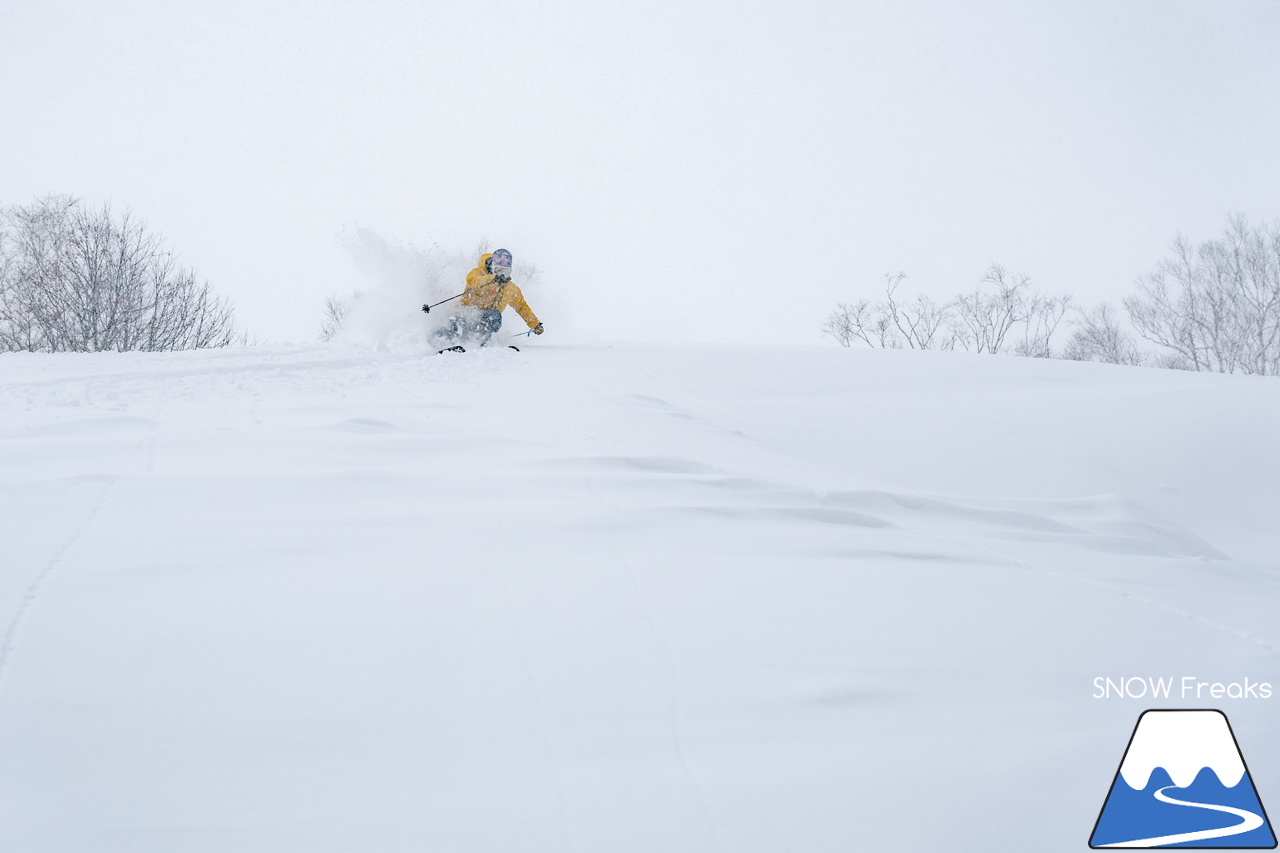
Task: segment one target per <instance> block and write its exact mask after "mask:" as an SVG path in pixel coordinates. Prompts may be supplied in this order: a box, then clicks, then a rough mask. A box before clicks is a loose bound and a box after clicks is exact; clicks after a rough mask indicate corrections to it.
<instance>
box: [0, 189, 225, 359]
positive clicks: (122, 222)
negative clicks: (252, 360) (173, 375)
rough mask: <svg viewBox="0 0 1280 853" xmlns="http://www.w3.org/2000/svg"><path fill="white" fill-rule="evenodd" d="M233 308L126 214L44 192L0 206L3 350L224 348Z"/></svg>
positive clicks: (0, 328) (0, 348)
mask: <svg viewBox="0 0 1280 853" xmlns="http://www.w3.org/2000/svg"><path fill="white" fill-rule="evenodd" d="M237 340H243V338H242V337H237V333H236V329H235V324H234V318H233V312H232V309H231V306H230V305H229V304H228V303H227V301H226V300H225V299H223V298H221V297H217V296H215V295H214V294H213V291H212V289H211V287H210V285H209V284H208V282H205V281H202V280H200V278H199V277H198V276H197V274H196V272H195V271H194V270H191V269H189V268H187V267H183V266H181V265H180V264H179V263H178V261H177V259H176V258H175V257H174V255H173V253H172V252H170V251H169V249H168V248H167V247H166V246H165V244H164V241H163V240H162V239H161V238H160V237H158V236H156V235H154V234H151V233H149V232H148V231H147V229H146V227H145V225H144V224H143V223H142V222H140V221H138V220H137V219H135V218H134V217H133V216H132V215H131V214H130V213H128V212H127V211H126V212H124V213H121V214H115V213H113V212H112V210H111V208H110V207H109V206H103V207H101V208H97V209H90V208H88V207H86V206H85V205H84V204H83V203H82V202H81V201H80V200H79V199H76V198H73V197H71V196H48V197H46V198H43V199H40V200H38V201H35V202H33V203H31V204H27V205H19V206H10V207H5V208H0V351H23V350H25V351H30V352H101V351H107V350H114V351H119V352H124V351H145V352H155V351H164V350H185V349H201V348H205V347H220V346H227V345H229V344H231V343H233V342H235V341H237Z"/></svg>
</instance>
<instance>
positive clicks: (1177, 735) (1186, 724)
mask: <svg viewBox="0 0 1280 853" xmlns="http://www.w3.org/2000/svg"><path fill="white" fill-rule="evenodd" d="M1157 767H1163V768H1164V769H1165V770H1166V771H1168V773H1169V778H1170V779H1172V780H1173V784H1175V785H1177V786H1178V787H1179V788H1186V787H1187V786H1189V785H1190V784H1191V783H1192V782H1194V781H1195V779H1196V774H1198V773H1199V772H1200V771H1201V770H1203V769H1204V768H1206V767H1208V768H1209V769H1211V770H1212V771H1213V772H1214V773H1215V774H1217V776H1218V781H1220V782H1221V783H1222V784H1224V785H1226V786H1227V787H1228V788H1234V787H1235V786H1236V785H1238V784H1240V780H1241V779H1242V778H1244V760H1243V759H1242V758H1241V757H1240V750H1239V749H1237V748H1236V742H1235V739H1234V738H1232V736H1231V728H1230V727H1229V726H1228V725H1227V718H1226V717H1225V716H1223V715H1222V713H1221V712H1219V711H1150V712H1148V713H1146V714H1143V716H1142V719H1141V720H1140V721H1139V722H1138V728H1137V730H1135V731H1134V733H1133V743H1131V744H1129V750H1128V752H1126V753H1125V756H1124V762H1123V763H1122V764H1121V765H1120V775H1121V776H1123V777H1124V781H1125V782H1126V783H1127V784H1128V785H1129V787H1130V788H1134V789H1136V790H1139V791H1141V790H1143V789H1144V788H1146V787H1147V782H1149V781H1150V780H1151V773H1152V771H1154V770H1155V769H1156V768H1157Z"/></svg>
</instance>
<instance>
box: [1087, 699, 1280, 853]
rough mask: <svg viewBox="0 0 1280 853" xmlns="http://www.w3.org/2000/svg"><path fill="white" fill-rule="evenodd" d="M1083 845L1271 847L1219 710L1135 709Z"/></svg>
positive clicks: (1250, 782)
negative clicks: (1133, 721) (1138, 711)
mask: <svg viewBox="0 0 1280 853" xmlns="http://www.w3.org/2000/svg"><path fill="white" fill-rule="evenodd" d="M1089 846H1090V847H1091V848H1094V849H1099V848H1110V847H1128V848H1131V849H1134V848H1137V849H1152V848H1156V847H1186V848H1231V849H1237V850H1238V849H1273V848H1275V846H1276V836H1275V833H1274V832H1273V831H1272V829H1271V822H1270V821H1269V820H1267V813H1266V810H1265V809H1263V807H1262V800H1260V799H1259V798H1258V791H1257V789H1256V788H1254V786H1253V777H1252V776H1250V775H1249V768H1248V767H1246V766H1245V763H1244V756H1243V755H1242V754H1241V752H1240V745H1239V744H1238V743H1236V736H1235V734H1234V733H1233V732H1232V731H1231V724H1230V723H1228V722H1227V715H1226V714H1224V713H1222V712H1221V711H1213V710H1207V711H1201V710H1195V711H1191V710H1151V711H1143V712H1142V716H1140V717H1138V724H1137V725H1136V726H1135V727H1134V729H1133V735H1132V737H1130V738H1129V746H1128V747H1127V748H1126V749H1125V751H1124V758H1122V759H1121V760H1120V769H1119V770H1117V771H1116V777H1115V779H1113V780H1112V782H1111V790H1110V791H1109V792H1108V793H1107V799H1106V801H1105V802H1104V803H1103V804H1102V811H1101V812H1099V814H1098V820H1097V822H1096V823H1095V824H1094V826H1093V835H1092V836H1090V838H1089Z"/></svg>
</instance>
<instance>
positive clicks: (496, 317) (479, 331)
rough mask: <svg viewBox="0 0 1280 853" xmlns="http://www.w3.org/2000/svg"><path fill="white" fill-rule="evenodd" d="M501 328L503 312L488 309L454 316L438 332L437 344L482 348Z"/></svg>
mask: <svg viewBox="0 0 1280 853" xmlns="http://www.w3.org/2000/svg"><path fill="white" fill-rule="evenodd" d="M501 328H502V312H501V311H497V310H494V309H493V308H486V309H485V310H484V311H481V312H479V313H477V314H454V315H453V316H452V317H450V318H449V322H447V323H445V324H444V325H443V326H441V327H440V330H439V331H437V332H436V338H437V341H436V342H437V343H446V342H447V343H465V344H469V345H471V346H477V347H482V346H484V345H485V344H487V343H488V342H489V338H491V337H493V336H494V334H495V333H496V332H497V331H498V330H499V329H501Z"/></svg>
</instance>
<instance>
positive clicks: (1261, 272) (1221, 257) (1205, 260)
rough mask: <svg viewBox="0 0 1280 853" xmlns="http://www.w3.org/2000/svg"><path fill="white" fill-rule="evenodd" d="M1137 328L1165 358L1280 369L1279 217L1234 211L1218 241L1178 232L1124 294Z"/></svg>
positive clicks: (1267, 371)
mask: <svg viewBox="0 0 1280 853" xmlns="http://www.w3.org/2000/svg"><path fill="white" fill-rule="evenodd" d="M1125 307H1126V308H1127V309H1128V311H1129V317H1130V319H1131V320H1132V321H1133V325H1134V328H1135V329H1137V331H1138V334H1140V335H1141V336H1142V337H1144V338H1146V339H1147V340H1149V341H1151V342H1152V343H1154V344H1156V345H1158V346H1160V347H1163V348H1164V349H1166V350H1167V351H1168V352H1167V353H1165V354H1164V357H1163V359H1162V360H1163V361H1164V362H1165V363H1168V364H1173V365H1177V366H1182V367H1185V368H1187V369H1190V370H1200V371H1214V372H1219V373H1237V372H1239V373H1251V374H1260V375H1275V374H1277V373H1280V223H1273V224H1271V225H1269V226H1251V225H1249V223H1248V221H1247V220H1246V219H1245V217H1243V216H1241V215H1238V214H1237V215H1233V216H1232V217H1231V219H1230V224H1229V226H1228V228H1227V231H1226V233H1224V234H1223V236H1222V237H1221V238H1219V239H1217V240H1207V241H1205V242H1204V243H1201V244H1200V245H1199V246H1192V245H1191V243H1190V242H1189V241H1188V240H1187V239H1186V238H1185V237H1181V236H1180V237H1178V238H1176V239H1175V240H1174V242H1173V246H1172V257H1170V258H1167V259H1165V260H1164V261H1162V262H1161V263H1160V265H1159V266H1158V267H1157V268H1156V270H1155V271H1154V272H1152V273H1150V274H1148V275H1146V276H1143V277H1142V278H1141V279H1139V281H1138V293H1137V295H1135V296H1132V297H1129V298H1128V299H1126V300H1125Z"/></svg>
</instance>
